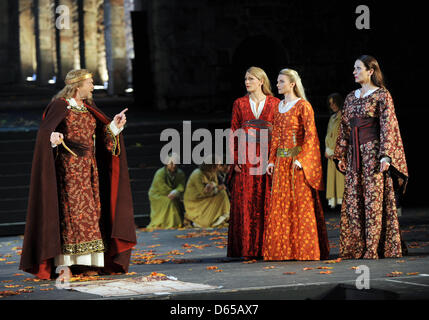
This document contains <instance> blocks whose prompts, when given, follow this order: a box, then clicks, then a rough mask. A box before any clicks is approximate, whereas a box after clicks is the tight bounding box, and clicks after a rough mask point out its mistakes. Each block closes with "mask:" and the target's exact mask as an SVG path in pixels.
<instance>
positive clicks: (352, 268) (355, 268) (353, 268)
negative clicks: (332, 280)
mask: <svg viewBox="0 0 429 320" xmlns="http://www.w3.org/2000/svg"><path fill="white" fill-rule="evenodd" d="M350 269H351V270H357V269H359V267H351V268H350Z"/></svg>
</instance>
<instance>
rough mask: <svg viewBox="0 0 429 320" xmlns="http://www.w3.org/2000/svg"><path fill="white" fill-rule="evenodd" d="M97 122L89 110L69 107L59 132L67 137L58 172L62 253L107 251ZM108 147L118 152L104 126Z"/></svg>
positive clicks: (76, 253)
mask: <svg viewBox="0 0 429 320" xmlns="http://www.w3.org/2000/svg"><path fill="white" fill-rule="evenodd" d="M95 129H96V119H95V118H94V116H93V115H92V114H91V113H90V112H89V111H88V110H86V109H83V111H80V110H77V109H74V108H69V111H68V114H67V116H66V118H65V119H64V120H63V121H62V122H61V123H60V125H59V126H58V127H57V129H56V131H58V132H61V133H62V134H63V135H64V142H65V144H66V145H67V146H68V147H69V148H70V149H71V150H72V151H74V152H75V153H76V154H78V156H77V157H75V156H74V155H72V154H71V153H70V152H69V151H68V150H66V149H65V148H64V147H63V146H62V145H59V146H58V147H57V149H58V150H57V155H56V159H55V166H56V172H57V181H58V186H59V187H58V192H59V205H60V221H61V240H62V252H63V254H64V255H84V254H89V253H95V252H104V251H105V244H104V241H103V237H102V227H101V226H100V215H101V204H100V195H99V184H98V183H99V182H98V171H97V163H96V160H95V156H94V134H95ZM104 134H105V138H104V140H105V144H106V147H107V148H108V150H110V151H114V150H113V149H114V148H115V146H116V140H115V137H114V136H113V135H112V134H111V132H110V130H109V129H108V126H105V127H104Z"/></svg>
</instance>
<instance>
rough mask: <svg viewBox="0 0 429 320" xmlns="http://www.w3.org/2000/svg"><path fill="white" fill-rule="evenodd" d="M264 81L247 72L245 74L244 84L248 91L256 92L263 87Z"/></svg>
mask: <svg viewBox="0 0 429 320" xmlns="http://www.w3.org/2000/svg"><path fill="white" fill-rule="evenodd" d="M262 83H263V82H262V81H261V80H259V79H258V78H256V77H255V76H254V75H252V74H250V73H248V72H246V75H245V76H244V85H245V86H246V90H247V92H248V93H252V92H256V91H258V90H260V89H261V87H262Z"/></svg>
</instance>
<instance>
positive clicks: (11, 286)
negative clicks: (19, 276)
mask: <svg viewBox="0 0 429 320" xmlns="http://www.w3.org/2000/svg"><path fill="white" fill-rule="evenodd" d="M4 287H5V288H19V287H22V285H20V284H7V285H5V286H4Z"/></svg>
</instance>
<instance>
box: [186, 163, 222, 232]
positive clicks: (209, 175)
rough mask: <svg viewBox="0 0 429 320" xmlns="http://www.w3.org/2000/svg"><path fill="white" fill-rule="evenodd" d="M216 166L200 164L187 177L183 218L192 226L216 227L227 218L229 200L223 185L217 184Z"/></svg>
mask: <svg viewBox="0 0 429 320" xmlns="http://www.w3.org/2000/svg"><path fill="white" fill-rule="evenodd" d="M218 168H219V166H218V165H217V164H202V165H201V166H200V167H199V168H198V169H195V170H194V171H193V172H192V174H191V175H190V177H189V179H188V183H187V185H186V191H185V195H184V201H183V202H184V205H185V211H186V213H185V219H187V220H189V221H191V222H192V224H193V226H194V227H202V228H211V227H217V226H220V225H221V224H222V223H224V222H227V221H228V220H229V210H230V202H229V198H228V194H227V193H226V187H225V185H223V184H221V185H219V182H218V179H217V171H218Z"/></svg>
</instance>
